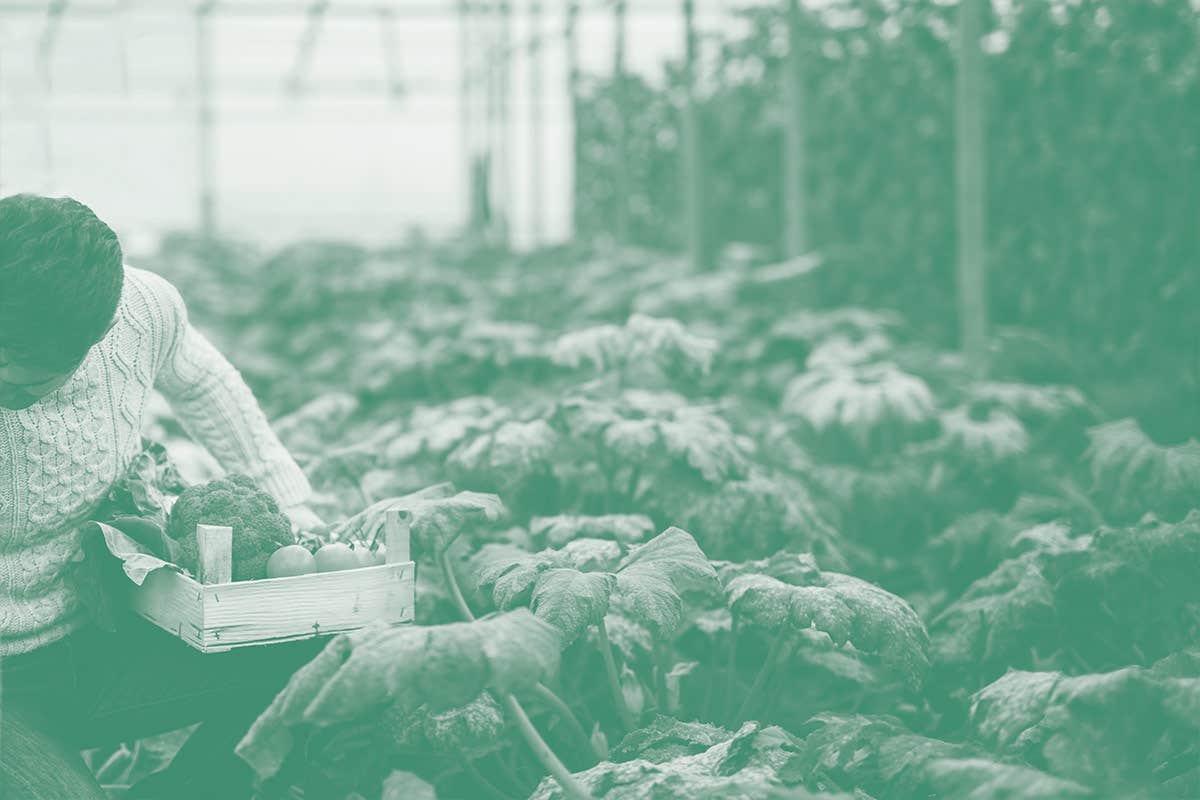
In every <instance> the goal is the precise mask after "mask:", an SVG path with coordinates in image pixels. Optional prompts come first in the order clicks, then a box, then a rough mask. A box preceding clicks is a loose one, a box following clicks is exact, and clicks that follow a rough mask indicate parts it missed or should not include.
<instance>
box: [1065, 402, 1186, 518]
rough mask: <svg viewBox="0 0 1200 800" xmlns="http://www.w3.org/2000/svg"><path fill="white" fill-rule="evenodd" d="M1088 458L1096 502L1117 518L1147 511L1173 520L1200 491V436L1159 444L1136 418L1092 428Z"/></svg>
mask: <svg viewBox="0 0 1200 800" xmlns="http://www.w3.org/2000/svg"><path fill="white" fill-rule="evenodd" d="M1088 438H1089V439H1090V440H1091V445H1090V446H1089V448H1088V451H1087V453H1086V454H1085V456H1084V457H1085V458H1086V459H1087V461H1088V463H1089V465H1090V467H1091V474H1092V493H1093V497H1094V498H1095V500H1096V502H1097V504H1099V505H1100V506H1101V507H1102V508H1103V509H1104V510H1105V512H1106V513H1107V514H1109V515H1111V517H1112V518H1113V519H1114V521H1117V522H1133V521H1134V520H1136V519H1138V518H1140V517H1141V516H1142V515H1143V514H1145V513H1146V512H1151V511H1152V512H1154V513H1156V514H1158V515H1159V516H1161V517H1164V518H1166V519H1169V520H1177V519H1179V518H1181V517H1183V516H1184V515H1185V514H1186V513H1187V512H1188V511H1189V510H1191V509H1192V508H1194V507H1195V506H1196V497H1197V495H1198V494H1200V442H1198V441H1196V440H1195V439H1189V440H1188V441H1187V442H1185V443H1183V444H1179V445H1174V446H1170V447H1166V446H1163V445H1159V444H1156V443H1155V442H1153V441H1152V440H1151V439H1150V437H1148V436H1146V434H1145V433H1143V432H1142V429H1141V428H1140V427H1139V426H1138V423H1137V422H1136V421H1135V420H1133V419H1123V420H1119V421H1117V422H1110V423H1107V424H1104V425H1100V426H1098V427H1095V428H1092V429H1091V430H1089V431H1088Z"/></svg>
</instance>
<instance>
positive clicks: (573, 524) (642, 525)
mask: <svg viewBox="0 0 1200 800" xmlns="http://www.w3.org/2000/svg"><path fill="white" fill-rule="evenodd" d="M529 532H530V533H531V534H532V535H533V536H535V537H537V538H538V539H540V540H542V541H544V542H545V543H546V545H547V546H548V547H562V546H563V545H565V544H567V543H568V542H570V541H572V540H574V539H580V538H589V539H614V540H616V541H618V542H621V543H622V544H626V545H629V544H635V543H637V542H641V541H643V540H644V539H645V538H646V537H647V536H649V535H650V534H652V533H654V522H653V521H652V520H651V519H650V518H649V517H647V516H644V515H642V514H604V515H600V516H590V517H589V516H575V515H569V514H563V515H559V516H554V517H534V518H533V519H532V520H530V522H529Z"/></svg>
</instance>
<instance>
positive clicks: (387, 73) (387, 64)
mask: <svg viewBox="0 0 1200 800" xmlns="http://www.w3.org/2000/svg"><path fill="white" fill-rule="evenodd" d="M378 19H379V46H380V49H381V50H382V52H383V72H384V80H385V82H386V83H387V91H388V96H389V97H391V98H392V100H400V99H402V98H403V97H404V93H405V86H404V58H403V55H402V53H401V50H400V40H399V37H398V36H397V35H396V9H394V8H392V7H391V6H381V7H380V8H379V11H378Z"/></svg>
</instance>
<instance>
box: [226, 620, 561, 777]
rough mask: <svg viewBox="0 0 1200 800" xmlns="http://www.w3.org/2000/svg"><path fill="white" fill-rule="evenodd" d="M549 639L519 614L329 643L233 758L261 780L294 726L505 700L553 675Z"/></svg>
mask: <svg viewBox="0 0 1200 800" xmlns="http://www.w3.org/2000/svg"><path fill="white" fill-rule="evenodd" d="M559 647H560V641H559V637H558V636H557V634H556V633H555V632H554V629H553V628H551V627H550V626H549V625H547V624H546V623H544V622H542V621H540V620H538V619H536V618H535V617H533V615H531V614H530V613H529V612H528V611H525V610H517V611H512V612H509V613H506V614H502V615H500V616H497V617H491V618H487V619H482V620H479V621H476V622H467V623H456V624H450V625H439V626H433V627H428V628H420V627H400V628H390V629H389V628H381V627H370V628H365V629H363V630H361V631H357V632H355V633H352V634H344V635H340V636H337V637H335V638H334V639H333V640H331V641H330V643H329V645H327V646H326V648H325V649H324V650H323V651H322V652H321V654H320V655H318V656H317V657H316V658H315V659H313V661H311V662H309V664H308V665H306V666H305V667H303V668H301V669H300V671H298V672H297V673H296V674H295V675H293V676H292V679H291V680H290V681H288V684H287V686H285V687H284V688H283V690H282V691H281V692H280V693H279V694H278V696H276V698H275V700H274V701H273V702H272V703H271V705H270V706H269V707H268V708H267V710H266V711H264V712H263V713H262V714H261V715H260V716H259V718H258V719H257V720H256V721H255V723H254V725H253V726H252V727H251V728H250V731H249V732H248V733H247V734H246V736H245V737H244V738H243V739H242V741H241V742H240V743H239V744H238V746H237V753H238V755H240V756H241V757H242V759H243V760H245V761H246V762H247V763H249V764H250V766H252V767H253V768H254V769H255V771H256V772H257V773H258V774H259V775H260V776H264V777H266V776H270V775H273V774H274V773H275V772H277V771H278V769H279V767H280V766H281V764H282V761H283V758H284V757H285V756H286V755H287V753H288V751H290V750H291V747H292V732H291V729H292V728H293V727H295V726H297V725H300V724H304V725H307V726H314V727H322V726H327V725H332V724H335V723H339V722H344V721H348V720H353V719H355V718H357V717H360V716H363V715H365V714H368V713H371V712H376V711H380V710H382V709H383V708H384V707H385V706H387V705H391V706H392V707H393V708H394V709H398V710H404V709H413V708H416V707H418V706H420V705H422V704H424V705H426V706H427V707H428V708H429V709H430V710H431V711H434V712H436V711H439V710H442V709H450V708H454V707H456V706H462V705H464V704H467V703H469V702H470V701H471V700H473V699H475V698H476V697H478V696H479V694H480V693H481V692H483V691H484V690H485V689H495V690H497V691H500V692H510V691H513V690H516V689H521V688H528V687H531V686H533V685H534V684H536V683H538V682H539V681H542V680H546V679H548V678H549V677H550V676H552V675H553V674H554V673H555V672H557V670H558V663H559Z"/></svg>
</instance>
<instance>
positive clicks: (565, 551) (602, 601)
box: [472, 528, 716, 644]
mask: <svg viewBox="0 0 1200 800" xmlns="http://www.w3.org/2000/svg"><path fill="white" fill-rule="evenodd" d="M591 542H594V543H596V545H598V546H600V547H604V548H607V547H613V548H614V549H615V547H616V543H614V542H608V541H606V540H587V539H577V540H575V541H574V542H572V543H570V544H569V545H567V546H566V547H564V548H562V549H561V550H543V551H542V552H540V553H532V554H530V553H525V552H524V551H522V550H520V549H518V548H513V547H506V546H502V545H489V546H485V547H483V548H482V549H481V550H480V552H479V553H478V554H477V555H476V556H475V557H474V559H472V568H473V571H474V574H475V580H476V585H477V586H478V587H479V589H480V590H481V591H483V592H484V593H487V594H490V596H491V598H492V601H493V602H494V603H495V604H496V607H497V608H500V609H508V608H515V607H517V606H522V605H525V604H531V607H532V608H533V612H534V614H535V615H536V616H538V617H539V618H541V619H544V620H546V621H547V622H550V623H552V624H553V625H554V626H555V627H556V628H557V629H558V630H559V631H560V632H561V633H562V635H563V640H564V643H567V644H569V643H570V642H572V641H574V640H575V638H577V637H578V636H579V634H580V633H582V632H583V631H584V629H586V628H587V627H589V626H591V625H596V624H598V623H599V622H600V621H601V620H603V619H604V618H605V615H606V614H607V613H608V609H609V602H610V600H612V601H614V602H616V604H617V606H618V607H619V608H620V609H621V610H622V612H623V613H624V614H625V615H626V616H628V617H630V618H631V619H632V620H635V621H636V622H639V623H641V624H644V625H647V626H648V627H649V628H650V629H651V630H652V631H654V632H656V633H660V634H662V633H669V632H671V631H673V630H675V628H676V627H678V625H679V623H680V621H681V619H682V608H683V601H682V599H681V597H680V594H681V593H682V592H686V591H688V590H693V589H700V590H704V589H707V588H710V587H712V586H715V584H716V572H715V571H714V570H713V567H712V565H711V564H710V563H709V562H708V559H707V557H705V555H704V553H703V552H702V551H701V550H700V548H699V547H698V546H697V545H696V542H695V540H694V539H692V537H691V535H690V534H688V533H687V532H686V531H682V530H680V529H678V528H669V529H667V530H666V531H663V532H662V533H660V534H659V535H658V536H656V537H654V538H653V539H651V540H650V541H648V542H646V543H645V544H643V545H636V546H634V547H633V548H632V549H631V550H630V551H629V553H628V554H627V555H626V556H625V557H624V558H623V559H622V560H621V561H620V563H619V564H616V565H613V564H612V563H611V561H607V559H602V560H600V561H599V562H594V563H593V564H591V565H589V564H588V563H587V559H590V558H591V557H592V553H593V552H594V549H593V548H591V547H582V546H581V545H588V544H589V543H591ZM606 562H607V563H606ZM588 566H591V567H592V568H593V569H600V570H603V571H600V572H582V571H580V570H581V569H586V568H587V567H588ZM607 570H612V572H609V571H607Z"/></svg>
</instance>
